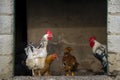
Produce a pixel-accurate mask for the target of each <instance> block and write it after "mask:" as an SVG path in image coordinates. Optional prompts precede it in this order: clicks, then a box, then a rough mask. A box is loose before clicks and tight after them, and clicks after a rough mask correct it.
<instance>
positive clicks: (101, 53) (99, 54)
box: [89, 36, 108, 74]
mask: <svg viewBox="0 0 120 80" xmlns="http://www.w3.org/2000/svg"><path fill="white" fill-rule="evenodd" d="M89 44H90V47H91V48H92V52H93V55H94V56H95V57H96V58H97V59H98V60H99V61H100V62H101V64H102V69H103V71H104V73H105V74H106V73H107V65H108V61H107V49H106V46H105V45H103V44H101V43H99V42H98V41H97V40H96V37H95V36H92V37H90V38H89Z"/></svg>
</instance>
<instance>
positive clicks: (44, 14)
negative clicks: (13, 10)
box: [27, 0, 107, 75]
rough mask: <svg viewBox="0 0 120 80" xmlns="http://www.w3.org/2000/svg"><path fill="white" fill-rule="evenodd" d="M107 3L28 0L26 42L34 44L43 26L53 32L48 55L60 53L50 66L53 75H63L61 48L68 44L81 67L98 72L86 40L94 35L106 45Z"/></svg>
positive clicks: (82, 0)
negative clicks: (57, 59)
mask: <svg viewBox="0 0 120 80" xmlns="http://www.w3.org/2000/svg"><path fill="white" fill-rule="evenodd" d="M106 4H107V3H106V1H104V0H101V1H96V0H91V1H89V0H79V1H77V0H70V1H66V0H58V1H56V0H52V1H49V0H41V1H39V0H37V1H36V2H34V1H33V0H27V21H28V23H27V24H28V42H33V43H34V44H35V45H37V44H38V43H39V40H40V39H41V38H42V36H43V34H44V33H45V30H46V29H50V30H51V31H52V32H53V35H54V37H53V40H52V41H50V42H49V45H48V54H51V53H57V54H58V55H59V61H54V62H53V64H52V67H51V70H52V71H54V73H55V72H56V74H54V75H58V74H57V73H61V74H62V72H61V71H62V63H61V61H62V57H63V54H64V48H65V47H68V46H69V47H72V48H73V51H72V53H71V54H72V55H74V56H75V57H76V58H77V60H78V62H79V63H80V67H82V68H84V69H89V70H91V71H93V72H100V71H101V65H100V62H99V61H98V60H97V59H96V58H95V57H94V56H93V55H92V49H91V48H90V46H89V42H88V40H89V37H90V36H96V37H97V40H98V41H99V42H101V43H102V44H106V29H107V26H106V20H107V17H106V16H107V15H106V13H107V12H106V9H107V5H106ZM86 74H87V72H86ZM62 75H63V74H62ZM77 75H81V74H80V73H78V74H77Z"/></svg>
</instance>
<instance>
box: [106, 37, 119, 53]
mask: <svg viewBox="0 0 120 80" xmlns="http://www.w3.org/2000/svg"><path fill="white" fill-rule="evenodd" d="M108 51H109V52H118V53H119V52H120V35H108Z"/></svg>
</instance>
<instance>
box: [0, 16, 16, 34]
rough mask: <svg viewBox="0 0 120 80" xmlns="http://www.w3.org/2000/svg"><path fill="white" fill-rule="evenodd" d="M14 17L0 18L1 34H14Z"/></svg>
mask: <svg viewBox="0 0 120 80" xmlns="http://www.w3.org/2000/svg"><path fill="white" fill-rule="evenodd" d="M13 27H14V25H13V16H0V34H12V29H13Z"/></svg>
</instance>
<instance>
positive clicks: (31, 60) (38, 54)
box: [25, 30, 53, 76]
mask: <svg viewBox="0 0 120 80" xmlns="http://www.w3.org/2000/svg"><path fill="white" fill-rule="evenodd" d="M52 37H53V35H52V32H51V31H50V30H47V31H46V34H45V35H44V36H43V37H42V39H41V41H40V42H39V45H38V46H37V47H34V46H33V44H29V45H28V46H27V47H26V48H25V52H26V55H27V59H26V66H28V68H29V69H31V70H32V75H33V76H34V69H41V68H43V67H44V66H45V60H46V56H47V54H48V53H47V44H48V40H51V39H52ZM39 75H40V74H39Z"/></svg>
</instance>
